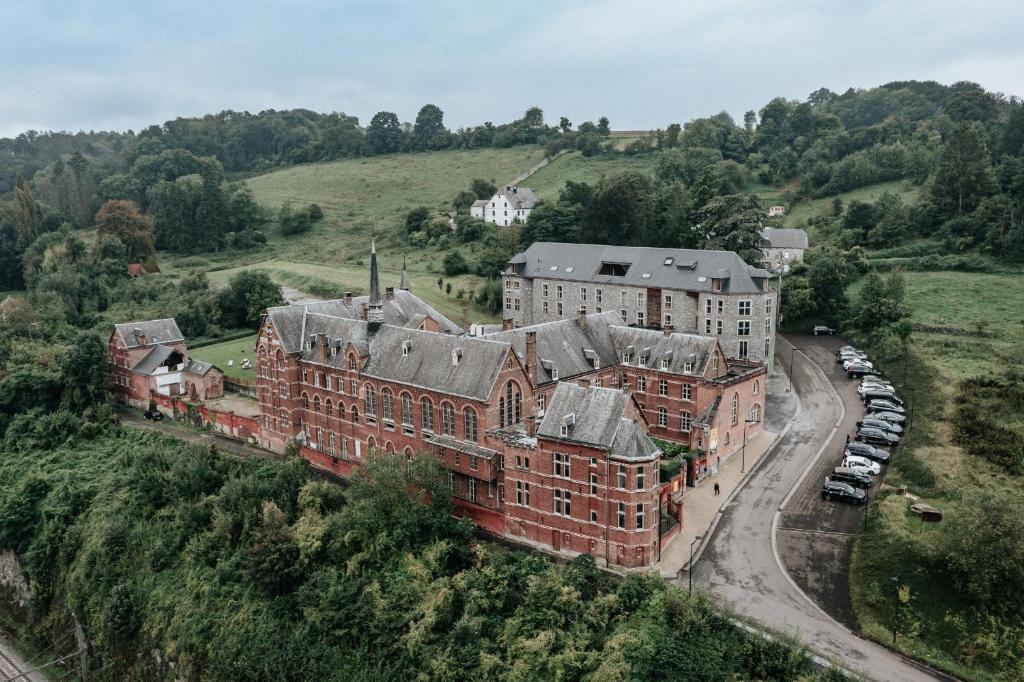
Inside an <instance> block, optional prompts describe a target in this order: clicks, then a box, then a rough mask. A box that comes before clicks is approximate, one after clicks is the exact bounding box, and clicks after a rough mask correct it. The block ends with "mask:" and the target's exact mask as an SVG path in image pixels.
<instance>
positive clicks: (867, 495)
mask: <svg viewBox="0 0 1024 682" xmlns="http://www.w3.org/2000/svg"><path fill="white" fill-rule="evenodd" d="M870 507H871V493H869V492H868V491H867V490H865V491H864V530H867V529H868V509H869V508H870Z"/></svg>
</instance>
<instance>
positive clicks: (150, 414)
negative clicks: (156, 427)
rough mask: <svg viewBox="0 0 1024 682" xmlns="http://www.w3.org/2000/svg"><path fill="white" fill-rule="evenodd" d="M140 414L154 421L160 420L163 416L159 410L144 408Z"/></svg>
mask: <svg viewBox="0 0 1024 682" xmlns="http://www.w3.org/2000/svg"><path fill="white" fill-rule="evenodd" d="M142 414H143V416H144V417H145V418H146V419H148V420H150V421H154V422H158V421H162V420H163V418H164V413H163V412H161V411H160V410H146V411H145V412H143V413H142Z"/></svg>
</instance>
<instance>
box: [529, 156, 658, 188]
mask: <svg viewBox="0 0 1024 682" xmlns="http://www.w3.org/2000/svg"><path fill="white" fill-rule="evenodd" d="M657 163H658V154H657V152H654V153H650V154H639V155H637V156H612V155H607V154H600V155H598V156H589V157H587V156H583V155H582V154H580V153H579V152H570V153H569V154H566V155H564V156H560V157H558V158H557V159H556V160H555V161H553V162H552V163H550V164H548V165H547V166H545V167H544V168H541V169H540V170H539V171H537V173H535V174H534V175H533V176H531V177H530V179H529V180H527V181H526V182H524V183H523V184H524V185H526V186H528V187H530V188H532V189H533V190H534V192H536V193H537V196H539V197H541V198H542V199H548V200H554V199H557V198H558V193H559V192H560V191H562V188H563V187H565V182H566V180H572V181H573V182H590V183H595V182H597V181H598V180H600V179H601V176H602V175H606V174H608V173H619V172H625V171H637V172H640V173H652V174H653V173H654V168H655V166H656V165H657Z"/></svg>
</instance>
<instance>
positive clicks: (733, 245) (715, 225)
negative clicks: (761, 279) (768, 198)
mask: <svg viewBox="0 0 1024 682" xmlns="http://www.w3.org/2000/svg"><path fill="white" fill-rule="evenodd" d="M763 217H764V209H763V208H762V207H761V203H760V201H759V200H758V198H757V197H756V196H754V195H753V194H730V195H727V196H723V197H715V198H714V199H712V200H711V201H709V202H708V203H706V204H705V205H704V206H702V207H700V208H699V209H697V211H696V214H695V216H694V222H695V223H696V224H697V225H699V226H700V231H701V232H702V233H703V235H704V245H703V247H704V248H706V249H723V250H725V251H735V252H736V253H737V254H739V256H740V258H742V259H743V260H745V261H746V262H747V263H751V264H753V263H760V262H761V223H762V219H763Z"/></svg>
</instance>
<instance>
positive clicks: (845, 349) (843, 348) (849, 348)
mask: <svg viewBox="0 0 1024 682" xmlns="http://www.w3.org/2000/svg"><path fill="white" fill-rule="evenodd" d="M850 352H853V353H860V352H862V351H861V350H860V349H859V348H855V347H853V346H840V347H839V348H836V353H835V355H836V357H837V358H838V357H839V356H840V355H842V354H843V353H850Z"/></svg>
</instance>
